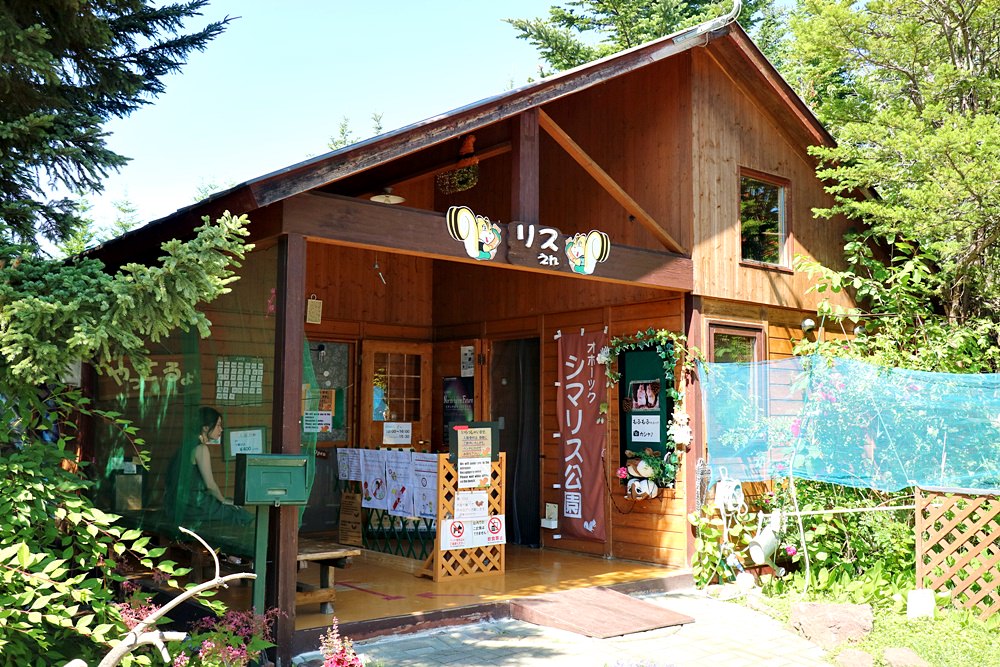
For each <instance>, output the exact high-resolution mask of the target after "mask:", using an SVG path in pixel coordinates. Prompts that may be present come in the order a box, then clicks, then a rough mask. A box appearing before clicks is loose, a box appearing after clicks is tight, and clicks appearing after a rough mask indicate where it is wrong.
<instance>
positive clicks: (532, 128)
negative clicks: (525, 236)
mask: <svg viewBox="0 0 1000 667" xmlns="http://www.w3.org/2000/svg"><path fill="white" fill-rule="evenodd" d="M510 122H511V143H512V150H513V154H512V156H511V165H512V171H511V178H510V184H511V193H510V217H511V220H516V221H518V222H527V223H531V224H535V223H537V222H538V209H539V203H538V199H539V191H538V188H539V186H538V161H539V150H538V109H528V110H527V111H525V112H524V113H522V114H521V115H519V116H515V117H514V118H512V119H511V121H510Z"/></svg>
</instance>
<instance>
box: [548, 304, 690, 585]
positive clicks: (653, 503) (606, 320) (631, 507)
mask: <svg viewBox="0 0 1000 667" xmlns="http://www.w3.org/2000/svg"><path fill="white" fill-rule="evenodd" d="M683 308H684V302H683V299H682V298H680V297H676V298H672V299H667V300H664V301H659V302H656V303H648V304H642V305H623V306H614V307H611V308H604V309H591V310H580V311H575V312H567V313H560V314H553V315H547V316H546V317H545V318H544V325H543V335H542V341H541V342H542V403H543V410H542V440H541V442H542V455H543V465H542V476H541V477H542V497H541V503H542V504H543V505H544V503H556V504H557V505H560V506H561V504H562V492H561V490H560V489H557V488H554V485H556V484H561V483H562V482H563V479H562V475H563V466H562V460H563V452H562V441H561V440H559V439H557V438H554V437H553V436H552V434H553V433H555V432H557V431H558V430H559V425H558V417H557V415H556V389H555V382H556V380H557V372H558V369H557V366H556V358H557V354H558V347H557V342H556V340H555V339H554V338H553V337H554V335H555V333H556V331H557V330H562V331H564V332H565V331H577V330H579V329H580V328H586V329H587V330H594V329H601V328H603V327H604V326H607V327H608V335H609V336H621V335H630V334H634V333H635V332H636V331H639V330H645V329H647V328H649V327H656V328H664V329H670V330H673V331H680V330H681V328H682V326H683ZM608 404H609V405H612V406H614V405H617V404H618V391H617V387H612V388H610V389H609V391H608ZM618 427H619V423H618V415H617V410H610V411H609V419H608V422H607V429H608V432H607V440H606V449H607V456H606V457H605V479H606V480H607V488H608V489H610V494H609V496H610V497H609V500H610V505H609V506H606V509H605V512H606V514H605V518H606V521H607V526H608V542H607V544H604V543H601V542H592V541H588V540H573V539H568V538H560V539H555V538H554V535H556V534H558V533H557V532H556V531H551V530H543V535H542V540H543V546H546V547H557V548H560V549H569V550H572V551H579V552H583V553H590V554H597V555H609V556H613V557H615V558H628V559H633V560H642V561H647V562H652V563H662V564H667V565H674V566H685V565H686V563H687V551H686V549H687V540H688V536H687V522H686V520H685V515H686V499H685V495H684V479H685V475H687V474H688V473H687V469H688V467H689V463H690V462H689V461H688V460H687V459H686V458H685V459H684V462H683V465H682V468H681V471H680V474H679V475H678V480H677V485H676V488H675V489H666V490H663V491H661V492H660V495H659V496H658V497H657V498H656V499H654V500H644V501H631V500H627V499H625V497H624V494H625V491H624V488H623V487H622V486H621V480H619V479H618V477H617V476H616V475H615V471H616V470H617V468H618V448H619V446H620V442H619V437H618Z"/></svg>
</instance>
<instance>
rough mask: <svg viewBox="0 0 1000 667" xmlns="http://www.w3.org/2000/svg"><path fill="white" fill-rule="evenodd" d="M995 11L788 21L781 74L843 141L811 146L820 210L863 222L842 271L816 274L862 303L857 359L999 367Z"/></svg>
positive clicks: (959, 7)
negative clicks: (822, 197) (864, 335)
mask: <svg viewBox="0 0 1000 667" xmlns="http://www.w3.org/2000/svg"><path fill="white" fill-rule="evenodd" d="M998 10H1000V2H997V0H980V1H975V2H965V1H964V0H934V1H929V2H917V3H913V2H904V1H903V0H875V1H872V2H867V3H852V2H848V1H845V0H802V2H800V3H799V5H798V7H797V8H796V10H795V11H794V12H793V15H792V18H791V21H790V25H791V27H792V30H793V34H794V39H793V40H792V41H791V42H790V43H789V44H786V48H787V53H788V54H789V59H788V64H787V66H786V70H785V74H786V75H787V77H788V78H789V80H790V81H791V82H792V84H793V85H796V86H797V87H798V88H799V90H800V93H801V94H802V95H803V97H804V98H805V99H806V100H807V101H808V102H809V103H810V104H811V105H812V106H813V108H814V109H815V110H816V111H817V114H818V115H819V117H820V118H821V119H822V120H823V121H824V122H825V123H826V124H827V125H828V126H829V127H830V128H831V130H832V131H833V133H834V135H835V136H836V137H837V140H838V146H836V147H834V148H828V147H817V148H814V149H812V152H813V154H814V155H816V156H817V157H818V159H819V161H820V168H819V169H818V171H817V173H818V175H819V177H820V178H821V179H824V180H825V181H826V182H827V183H828V184H829V186H828V191H829V192H830V193H832V194H833V195H834V196H835V198H836V204H835V205H834V206H832V207H830V208H829V209H824V210H820V211H817V212H816V213H817V214H818V215H819V216H820V217H830V216H833V215H844V216H847V217H848V218H851V219H855V220H858V221H861V222H863V223H864V231H863V232H862V233H860V234H859V235H858V236H856V237H854V238H852V239H851V240H850V241H849V243H848V245H847V247H846V251H847V258H848V260H849V262H850V266H851V270H850V271H848V272H832V271H825V272H823V271H820V267H818V266H815V265H813V266H812V269H813V270H814V271H820V273H821V274H822V275H823V284H824V285H825V288H829V289H841V288H850V289H853V290H855V291H856V292H857V294H858V296H859V297H862V298H863V299H865V307H866V308H867V309H868V310H869V311H870V312H871V313H872V314H874V315H875V316H876V317H875V318H874V319H869V320H867V321H868V329H869V330H870V332H871V333H873V334H874V333H876V332H877V333H878V336H877V337H868V339H867V340H866V341H863V342H860V343H859V345H860V349H863V350H867V351H868V352H870V353H871V354H873V355H875V356H876V357H878V358H880V359H883V360H884V361H885V362H887V363H899V364H901V365H904V366H909V367H919V368H933V369H936V370H938V369H939V370H946V369H947V370H962V369H964V370H965V371H969V370H997V369H998V368H1000V365H998V361H1000V359H998V357H1000V355H998V353H997V348H998V347H1000V343H998V337H997V335H998V326H997V321H998V319H997V315H996V313H997V312H998V308H1000V282H998V279H997V276H998V275H1000V273H998V272H1000V251H998V241H1000V187H998V185H1000V181H998V174H1000V172H998V169H997V166H998V165H1000V118H998V116H997V111H998V109H997V103H998V94H1000V78H998V75H1000V47H998V44H1000V24H998V23H997V21H996V18H995V17H996V14H997V11H998ZM875 322H877V324H875ZM878 339H881V340H878Z"/></svg>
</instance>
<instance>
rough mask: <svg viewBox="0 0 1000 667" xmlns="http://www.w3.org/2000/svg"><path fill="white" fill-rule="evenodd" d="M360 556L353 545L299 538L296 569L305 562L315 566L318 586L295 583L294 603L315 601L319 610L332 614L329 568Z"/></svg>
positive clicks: (330, 574)
mask: <svg viewBox="0 0 1000 667" xmlns="http://www.w3.org/2000/svg"><path fill="white" fill-rule="evenodd" d="M360 555H361V550H360V549H358V548H357V547H347V546H344V545H343V544H337V543H336V542H333V541H331V540H322V539H316V538H312V537H303V538H299V555H298V562H299V569H303V568H305V567H306V566H307V565H308V564H309V563H316V564H317V565H319V586H318V587H317V586H314V585H312V584H306V583H303V582H298V583H297V584H296V586H295V591H296V592H295V604H296V606H298V605H303V604H314V603H316V602H318V603H320V606H319V610H320V613H322V614H332V613H333V600H334V597H335V594H336V592H335V591H334V588H333V568H335V567H341V568H345V567H350V565H351V559H352V558H353V557H354V556H360Z"/></svg>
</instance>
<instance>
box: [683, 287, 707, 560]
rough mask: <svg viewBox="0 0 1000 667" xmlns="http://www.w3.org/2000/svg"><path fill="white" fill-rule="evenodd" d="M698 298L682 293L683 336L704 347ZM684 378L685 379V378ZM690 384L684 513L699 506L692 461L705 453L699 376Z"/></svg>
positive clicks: (690, 542) (690, 548)
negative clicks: (689, 436)
mask: <svg viewBox="0 0 1000 667" xmlns="http://www.w3.org/2000/svg"><path fill="white" fill-rule="evenodd" d="M701 310H702V305H701V297H700V296H694V295H692V294H691V293H687V294H685V295H684V335H685V336H687V344H688V346H689V347H697V348H698V349H700V350H704V349H706V348H705V345H704V344H703V343H702V336H701V334H702V321H703V320H702V316H701ZM685 379H687V378H685ZM690 380H691V384H689V385H687V386H685V387H684V409H685V410H687V413H688V415H690V417H691V422H690V423H691V446H690V447H688V451H687V452H686V453H685V454H684V504H685V505H686V506H687V512H686V514H691V513H692V512H698V511H700V510H701V508H700V507H695V499H696V495H697V493H696V492H695V489H696V488H697V487H698V484H699V482H698V475H697V474H696V471H695V464H697V463H698V459H699V458H702V457H704V456H705V437H704V433H705V424H704V422H703V418H704V416H703V415H702V409H701V385H700V383H699V382H698V377H697V376H694V377H692V378H690ZM685 534H686V535H687V536H688V539H687V562H688V565H690V564H691V561H692V559H693V558H694V537H695V536H694V533H693V527H691V528H689V529H688V530H687V531H686V532H685Z"/></svg>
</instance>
